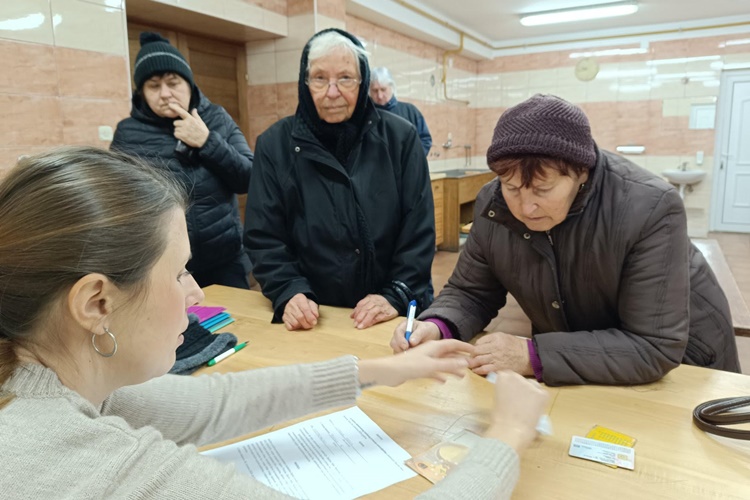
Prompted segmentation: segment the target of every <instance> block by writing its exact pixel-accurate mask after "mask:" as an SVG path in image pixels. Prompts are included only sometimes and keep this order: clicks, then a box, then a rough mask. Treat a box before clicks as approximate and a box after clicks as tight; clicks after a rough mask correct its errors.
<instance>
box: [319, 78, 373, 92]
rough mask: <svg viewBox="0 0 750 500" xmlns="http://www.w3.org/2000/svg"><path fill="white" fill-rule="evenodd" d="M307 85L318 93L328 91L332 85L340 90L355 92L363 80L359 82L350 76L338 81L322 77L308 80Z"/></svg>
mask: <svg viewBox="0 0 750 500" xmlns="http://www.w3.org/2000/svg"><path fill="white" fill-rule="evenodd" d="M305 83H306V84H307V86H308V87H310V88H311V89H312V90H316V91H321V90H328V88H329V87H330V86H331V85H336V87H338V88H339V89H344V90H354V89H355V88H356V87H357V85H359V84H360V83H361V80H357V79H356V78H351V77H348V76H342V77H341V78H338V79H336V80H329V79H328V78H325V77H322V76H315V77H313V78H308V79H307V80H305Z"/></svg>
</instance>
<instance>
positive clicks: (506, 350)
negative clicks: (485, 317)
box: [469, 332, 534, 375]
mask: <svg viewBox="0 0 750 500" xmlns="http://www.w3.org/2000/svg"><path fill="white" fill-rule="evenodd" d="M474 346H475V348H476V351H475V352H474V355H473V356H472V358H471V361H470V362H469V368H471V369H472V370H473V371H474V373H476V374H477V375H487V374H488V373H491V372H497V371H500V370H512V371H514V372H516V373H520V374H521V375H534V369H533V368H532V367H531V358H530V357H529V348H528V342H527V339H525V338H521V337H516V336H515V335H509V334H507V333H502V332H495V333H488V334H487V335H485V336H483V337H481V338H480V339H479V340H477V341H476V342H475V344H474Z"/></svg>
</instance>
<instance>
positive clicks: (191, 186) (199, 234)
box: [111, 87, 253, 272]
mask: <svg viewBox="0 0 750 500" xmlns="http://www.w3.org/2000/svg"><path fill="white" fill-rule="evenodd" d="M196 93H197V94H196ZM191 102H197V103H198V106H197V109H198V114H199V115H200V117H201V119H202V120H203V122H204V123H205V124H206V126H207V127H208V130H209V131H210V134H209V136H208V140H207V141H206V143H205V144H204V145H203V147H202V148H200V149H193V148H188V149H187V152H186V153H185V154H181V153H175V146H176V145H177V139H175V137H174V126H173V125H172V122H173V120H169V119H165V118H159V117H157V116H156V115H155V114H154V113H153V112H151V110H150V109H149V108H148V105H147V104H146V103H145V102H144V101H143V100H142V99H141V97H140V96H139V95H137V94H136V95H134V96H133V109H132V111H131V113H130V118H126V119H124V120H122V121H121V122H120V123H119V124H117V131H116V132H115V136H114V140H113V141H112V145H111V148H112V149H115V150H118V151H123V152H125V153H128V154H132V155H136V156H140V157H141V158H143V159H145V160H146V161H148V162H149V163H151V164H152V165H155V166H159V167H166V168H168V169H169V170H170V171H171V172H173V173H174V174H176V176H177V177H178V178H179V179H180V180H181V181H182V182H184V183H185V185H186V186H187V189H188V192H189V193H190V201H191V207H190V210H189V211H188V214H187V226H188V234H189V235H190V248H191V251H192V253H193V258H192V259H191V261H190V263H189V264H188V269H189V270H191V271H194V272H201V271H207V270H210V269H211V268H214V267H217V266H221V265H223V264H226V263H228V262H231V261H233V260H235V259H237V257H238V255H241V254H242V252H244V249H243V247H242V225H241V223H240V217H239V212H238V209H237V197H236V196H235V193H236V194H243V193H246V192H247V187H248V184H249V183H250V171H251V170H252V166H253V152H252V151H251V150H250V147H249V146H248V144H247V141H246V140H245V137H244V136H243V135H242V132H241V131H240V129H239V127H237V125H236V124H235V122H234V120H232V117H231V116H229V114H228V113H227V112H226V111H225V110H224V108H222V107H221V106H217V105H216V104H213V103H211V102H210V101H209V100H208V98H206V97H205V96H204V95H202V94H200V91H199V90H198V89H197V88H196V87H193V99H192V100H191Z"/></svg>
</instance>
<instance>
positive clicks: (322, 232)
mask: <svg viewBox="0 0 750 500" xmlns="http://www.w3.org/2000/svg"><path fill="white" fill-rule="evenodd" d="M365 123H366V125H365V127H364V130H363V131H362V135H361V137H360V139H359V140H358V141H357V143H356V145H355V146H354V149H353V150H352V153H351V167H350V168H351V170H350V172H347V170H346V169H345V168H344V167H343V166H342V165H341V164H340V163H339V162H338V161H337V160H336V158H334V156H333V155H332V154H331V153H330V152H329V151H328V150H326V149H325V148H324V147H323V146H322V145H321V144H320V142H319V141H318V140H317V139H316V138H315V136H313V134H312V133H311V132H310V130H309V129H308V128H307V127H306V126H305V124H304V123H303V122H302V120H300V119H299V118H298V117H294V116H292V117H288V118H284V119H283V120H281V121H279V122H277V123H276V124H275V125H273V126H271V128H269V129H268V130H267V131H266V132H264V133H263V134H261V135H260V137H258V143H257V147H256V160H255V171H254V172H253V179H252V181H251V183H250V191H249V194H248V202H247V213H246V217H245V228H246V233H245V244H246V245H247V248H248V251H249V253H250V259H251V260H252V261H253V263H254V267H253V274H254V276H255V278H256V279H257V280H258V282H259V283H260V284H261V287H262V289H263V293H264V294H265V295H266V297H268V298H269V299H271V300H272V301H273V307H274V312H275V316H274V318H275V320H277V321H278V320H279V319H280V318H281V315H282V314H283V310H284V307H285V305H286V303H287V301H289V299H290V298H292V297H293V296H294V295H296V294H298V293H304V294H306V295H308V297H310V298H311V299H312V300H315V301H316V302H317V303H319V304H326V305H333V306H342V307H354V306H355V305H356V304H357V302H358V301H359V300H360V299H362V298H364V296H365V295H367V294H368V293H374V294H381V295H383V296H385V297H386V299H388V301H389V302H390V303H391V304H392V305H393V306H394V307H395V308H396V310H397V311H399V313H400V314H404V312H405V310H406V305H407V302H408V301H405V300H403V298H402V297H401V295H400V294H399V293H398V291H397V290H396V289H395V288H393V287H392V286H391V285H392V282H393V281H399V282H402V283H404V284H406V285H407V286H408V288H410V289H411V291H412V292H413V295H412V296H411V297H409V298H414V299H417V300H419V302H420V305H421V306H423V307H424V306H427V305H429V301H430V299H429V298H428V297H429V294H428V293H427V287H428V283H429V281H430V271H431V266H432V258H433V256H434V253H435V221H434V208H433V202H432V190H431V188H430V178H429V171H428V167H427V161H426V159H425V156H424V153H423V151H422V146H421V145H420V143H419V139H418V137H417V131H416V129H415V128H414V127H413V126H412V125H411V124H409V123H407V122H406V121H405V120H403V119H401V118H399V117H397V116H395V115H392V114H391V113H379V112H378V111H376V110H375V109H374V108H373V107H370V108H369V111H368V116H367V120H366V122H365ZM358 214H360V215H361V217H362V218H363V219H364V222H365V226H364V227H363V225H362V224H361V221H358Z"/></svg>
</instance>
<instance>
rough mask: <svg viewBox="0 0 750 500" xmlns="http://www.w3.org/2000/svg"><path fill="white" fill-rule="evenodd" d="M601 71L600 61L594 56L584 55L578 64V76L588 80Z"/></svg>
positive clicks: (582, 79)
mask: <svg viewBox="0 0 750 500" xmlns="http://www.w3.org/2000/svg"><path fill="white" fill-rule="evenodd" d="M598 73H599V63H598V62H596V59H594V58H593V57H584V58H583V59H581V60H580V61H578V64H576V78H578V79H579V80H581V81H582V82H588V81H590V80H593V79H594V78H596V75H597V74H598Z"/></svg>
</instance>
